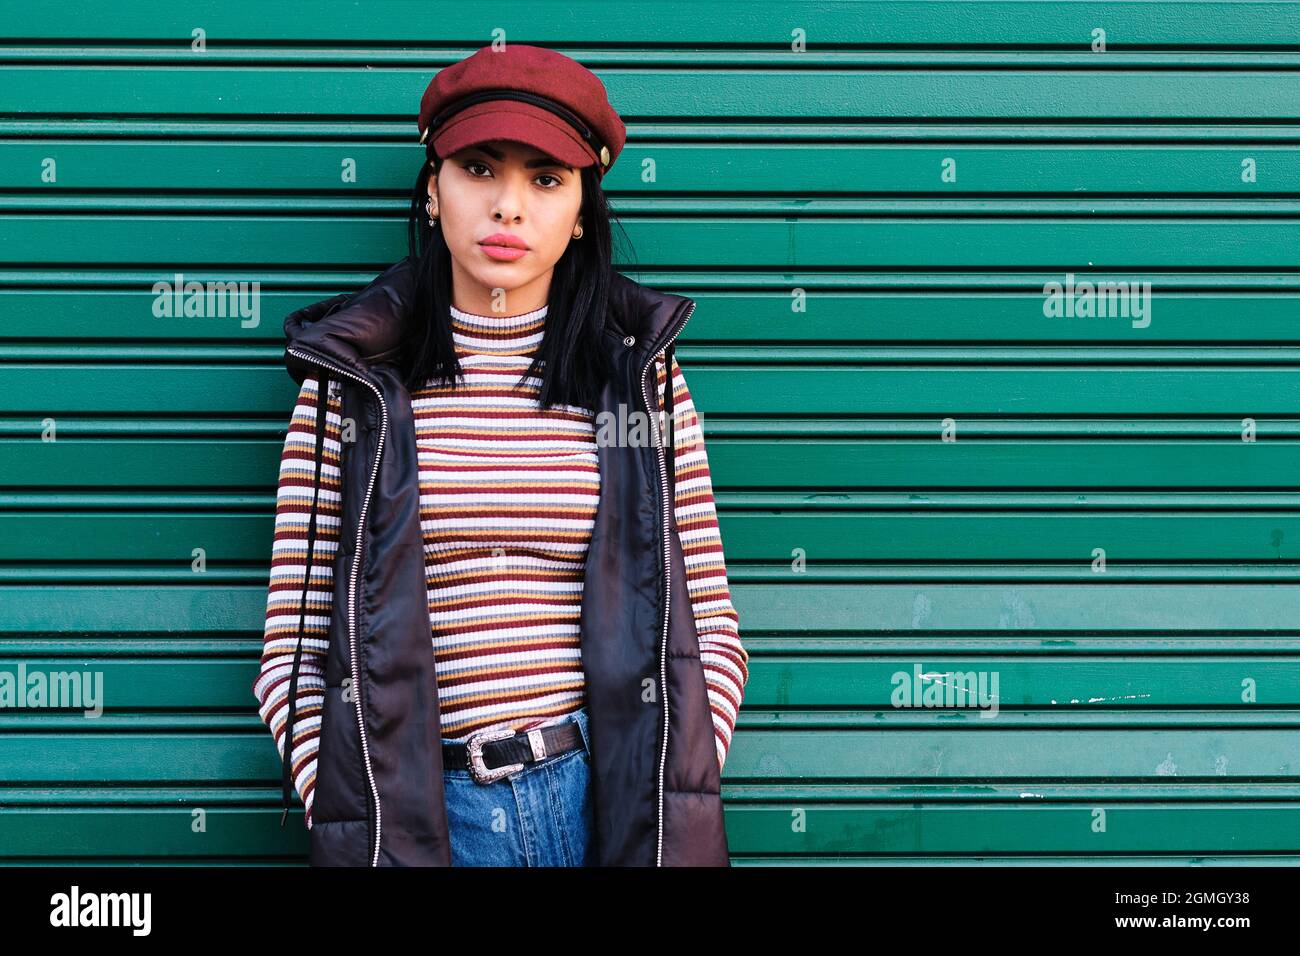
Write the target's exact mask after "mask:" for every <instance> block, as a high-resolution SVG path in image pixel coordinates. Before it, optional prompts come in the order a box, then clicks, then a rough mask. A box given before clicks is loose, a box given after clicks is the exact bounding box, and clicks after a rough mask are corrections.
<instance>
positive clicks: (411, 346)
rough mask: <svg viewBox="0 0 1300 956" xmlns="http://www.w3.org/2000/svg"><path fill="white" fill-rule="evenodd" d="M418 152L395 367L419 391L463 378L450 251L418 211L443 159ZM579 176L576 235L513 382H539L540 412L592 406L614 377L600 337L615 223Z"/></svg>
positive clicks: (593, 183) (592, 183)
mask: <svg viewBox="0 0 1300 956" xmlns="http://www.w3.org/2000/svg"><path fill="white" fill-rule="evenodd" d="M425 153H426V155H425V161H424V162H423V163H421V165H420V173H419V175H418V176H416V179H415V189H414V190H413V192H412V193H411V208H410V214H409V217H408V220H407V246H408V254H409V257H410V260H411V262H412V264H413V265H414V267H415V276H416V284H415V293H414V299H413V307H412V309H411V310H410V317H409V319H408V324H407V326H406V328H405V329H404V330H403V343H402V344H403V348H402V359H401V363H402V364H401V368H402V371H403V374H404V376H405V379H406V383H405V384H406V387H407V388H408V389H415V388H420V387H422V386H423V385H424V384H425V383H426V382H427V381H429V380H430V379H432V380H434V381H435V382H437V383H440V384H442V385H453V384H454V382H453V379H454V378H455V377H459V376H461V374H462V370H461V367H460V361H459V359H458V358H457V357H456V350H455V347H454V340H453V338H452V333H451V312H450V305H451V251H450V250H449V249H448V248H447V243H446V240H445V238H444V237H443V234H442V226H441V224H439V225H438V226H437V227H433V226H430V225H429V217H428V212H427V211H426V208H425V206H426V203H427V202H428V200H429V192H428V182H429V176H430V174H431V173H434V172H440V171H441V169H442V164H443V162H444V160H443V159H442V158H441V157H439V156H438V155H437V154H436V153H435V152H434V150H433V148H432V145H431V144H430V146H428V147H426V150H425ZM579 172H580V176H581V182H582V205H581V217H582V237H581V238H580V239H572V240H570V242H569V245H568V248H567V249H565V251H564V254H563V255H562V256H560V259H559V261H558V262H556V264H555V270H554V272H553V273H552V276H551V288H550V292H549V294H548V296H547V309H546V322H545V331H544V332H543V335H542V342H541V345H540V347H539V348H538V350H537V355H536V356H535V357H534V359H533V361H532V364H531V365H529V367H528V369H526V370H525V372H524V374H523V375H522V376H521V377H520V380H519V384H520V385H522V384H523V383H524V382H525V380H526V379H527V378H528V377H529V376H537V377H538V378H539V379H540V380H541V387H540V391H539V394H538V403H539V405H541V406H542V407H546V406H549V405H557V404H565V405H576V406H579V407H582V408H595V407H596V403H597V401H598V396H599V394H600V389H601V388H602V386H603V385H604V383H605V381H606V379H607V378H608V377H609V375H610V374H611V373H612V371H613V370H612V368H611V366H610V363H609V358H608V356H607V354H606V351H605V349H603V348H601V347H600V337H601V335H602V333H603V330H604V328H605V315H606V312H607V310H608V309H609V307H610V287H611V276H612V273H613V250H612V245H613V226H614V225H618V226H619V228H620V231H621V230H622V225H621V224H620V223H618V222H617V219H616V218H615V217H614V215H613V212H612V211H611V209H610V207H609V203H608V201H607V199H606V197H605V192H604V190H603V188H602V187H601V184H600V179H599V177H598V174H597V173H596V167H595V165H590V166H583V167H579ZM624 237H625V238H626V233H624ZM629 248H630V244H629Z"/></svg>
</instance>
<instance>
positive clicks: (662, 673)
mask: <svg viewBox="0 0 1300 956" xmlns="http://www.w3.org/2000/svg"><path fill="white" fill-rule="evenodd" d="M694 311H695V302H694V301H692V302H691V304H690V305H688V306H687V307H686V314H685V315H684V316H683V318H682V321H681V322H680V323H679V324H678V326H677V331H675V332H673V334H672V335H671V336H669V337H668V340H667V341H666V342H664V344H663V345H662V346H660V347H659V348H657V349H655V351H653V352H651V353H650V361H649V362H647V363H646V364H645V366H644V367H643V368H642V369H641V397H642V398H643V399H645V407H646V412H647V413H649V412H650V396H649V395H648V394H647V393H646V390H645V386H646V372H647V371H649V369H650V366H652V365H654V361H655V356H656V355H658V354H659V353H660V352H662V351H663V350H664V349H666V348H668V346H670V345H672V344H673V341H674V340H675V339H676V338H677V336H679V335H681V333H682V329H684V328H686V321H687V319H689V318H690V317H691V313H692V312H694ZM664 371H665V372H666V374H667V377H668V384H667V386H666V387H667V388H672V387H673V370H672V368H666V369H665V370H664ZM655 390H656V392H657V391H658V384H657V383H656V385H655ZM658 404H659V403H658V402H656V403H655V407H656V408H657V407H658ZM655 422H656V424H655V451H656V452H658V455H659V482H660V486H659V487H660V489H661V491H662V494H661V496H660V497H661V498H662V499H663V527H664V632H663V638H662V641H661V643H660V646H659V695H660V697H661V698H662V699H663V702H664V736H663V742H662V743H661V744H660V745H659V815H658V821H657V824H656V827H655V830H656V835H657V847H656V849H655V866H663V865H664V864H663V859H664V764H665V763H666V762H667V760H668V612H669V610H671V608H672V606H673V591H672V584H673V576H672V564H671V561H670V557H671V551H670V549H669V535H670V534H671V529H672V524H671V523H670V520H669V510H668V509H669V508H671V507H672V506H673V503H672V502H670V501H669V500H668V467H667V465H666V464H665V458H666V456H665V454H664V442H663V433H662V431H661V430H660V429H659V427H658V413H656V414H655ZM673 431H674V434H676V429H674V430H673ZM675 464H676V462H674V465H675Z"/></svg>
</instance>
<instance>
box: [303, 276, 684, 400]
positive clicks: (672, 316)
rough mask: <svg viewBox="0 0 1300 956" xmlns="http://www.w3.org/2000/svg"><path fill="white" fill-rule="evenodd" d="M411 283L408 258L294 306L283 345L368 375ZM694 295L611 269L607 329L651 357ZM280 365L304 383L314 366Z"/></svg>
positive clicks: (392, 333)
mask: <svg viewBox="0 0 1300 956" xmlns="http://www.w3.org/2000/svg"><path fill="white" fill-rule="evenodd" d="M414 290H415V269H414V267H413V265H412V263H411V260H410V258H409V257H407V258H405V259H402V260H401V261H399V262H397V263H396V264H394V265H393V266H391V267H390V268H388V269H387V270H386V271H384V272H383V273H381V274H380V275H379V276H377V277H376V278H375V279H374V280H372V281H371V282H370V284H369V285H367V286H366V287H365V288H363V289H361V290H360V291H359V292H356V293H342V294H340V295H336V296H332V297H331V298H328V299H322V300H320V301H319V302H314V303H312V304H311V305H308V306H305V307H303V308H301V309H298V310H297V311H295V312H291V313H290V314H289V315H288V316H286V317H285V320H284V334H285V339H286V345H292V346H293V347H294V348H295V349H296V350H299V351H303V352H307V353H309V354H313V355H315V356H318V357H321V358H324V359H326V360H329V361H333V362H335V363H338V364H340V365H342V366H344V367H345V368H348V369H351V370H352V371H354V372H356V373H357V374H358V375H361V376H362V377H364V378H366V379H370V366H371V365H372V364H374V363H377V362H382V361H385V360H386V359H390V358H393V357H395V356H396V355H397V353H398V351H399V349H400V347H401V340H402V332H403V324H404V320H405V318H406V315H407V313H408V311H409V303H410V301H411V298H412V296H413V294H414ZM694 304H695V303H694V301H693V300H691V299H689V298H687V297H685V296H680V295H674V294H673V293H670V292H660V291H659V290H657V289H652V288H650V287H649V286H645V285H642V284H641V283H639V282H636V281H634V280H632V279H629V278H628V277H627V276H625V275H623V274H622V273H619V272H615V273H614V274H613V281H612V282H611V286H610V309H609V315H608V317H607V319H606V323H605V330H604V335H605V337H606V339H607V344H609V345H610V346H613V345H614V344H615V343H614V342H613V340H612V339H611V336H612V337H613V338H615V339H617V340H619V341H618V344H620V345H623V346H624V347H626V340H627V337H628V336H632V337H633V338H634V339H635V342H634V343H633V348H634V349H635V352H634V354H635V356H636V357H637V359H638V363H639V364H640V365H645V364H647V363H648V362H649V361H650V357H651V356H652V355H655V354H657V353H658V352H659V351H660V350H661V349H663V348H664V347H665V346H666V345H667V344H668V343H669V342H672V341H673V340H674V339H675V338H676V337H677V336H678V335H679V334H680V333H681V330H682V327H683V326H685V324H686V321H687V319H689V318H690V314H691V312H692V311H694V309H693V306H694ZM285 366H286V368H288V370H289V373H290V375H292V377H293V378H294V380H295V381H297V382H298V383H299V384H301V383H302V382H303V381H305V380H306V379H307V378H309V377H311V376H312V375H313V374H315V373H314V371H313V370H312V369H311V368H310V366H309V365H308V364H307V363H304V362H303V361H302V360H301V359H299V358H298V357H297V356H294V355H290V354H289V353H288V352H287V351H286V353H285Z"/></svg>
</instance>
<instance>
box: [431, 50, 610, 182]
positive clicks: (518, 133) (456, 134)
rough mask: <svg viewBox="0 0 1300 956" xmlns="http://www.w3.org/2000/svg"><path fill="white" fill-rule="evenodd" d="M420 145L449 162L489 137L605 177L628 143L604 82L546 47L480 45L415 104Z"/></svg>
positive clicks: (436, 80)
mask: <svg viewBox="0 0 1300 956" xmlns="http://www.w3.org/2000/svg"><path fill="white" fill-rule="evenodd" d="M418 126H419V130H420V142H422V143H423V142H424V141H425V139H426V138H427V137H428V136H429V134H430V133H431V132H432V135H433V141H432V144H431V145H432V146H433V148H434V149H435V150H436V151H437V154H438V155H439V156H440V157H442V158H444V159H445V158H446V157H448V156H450V155H451V154H452V153H455V152H456V151H458V150H461V149H464V148H466V147H467V146H475V145H477V144H479V143H486V142H489V141H491V140H494V139H508V140H515V141H517V142H520V143H527V144H528V145H530V146H533V147H535V148H536V149H539V150H541V151H542V152H544V153H546V154H548V155H550V156H554V157H555V158H556V159H558V160H560V161H561V162H563V163H566V164H567V165H569V166H575V167H582V166H591V165H592V164H595V165H596V171H597V172H598V173H599V175H600V176H601V177H602V178H604V175H605V172H606V171H607V170H608V169H609V168H610V167H611V166H612V165H614V160H615V159H617V158H618V154H619V153H620V152H622V150H623V144H624V143H625V142H626V141H627V128H626V127H625V126H624V125H623V120H622V118H621V117H620V116H619V115H618V113H617V112H615V110H614V107H612V106H610V105H609V98H608V97H607V96H606V94H605V84H604V83H602V82H600V78H599V77H597V76H596V74H595V73H592V72H591V71H590V70H589V69H587V68H586V67H585V66H583V65H582V64H581V63H579V62H578V61H577V60H574V59H572V58H571V57H567V56H565V55H564V54H563V53H557V52H556V51H555V50H548V49H546V48H545V47H539V46H527V45H525V44H522V43H508V44H506V45H505V46H504V47H501V48H500V49H494V48H493V47H491V46H485V47H483V48H481V49H479V50H476V51H475V52H474V53H473V54H472V55H470V56H467V57H466V58H465V59H463V60H460V61H459V62H457V63H453V64H451V65H450V66H447V67H444V68H443V69H441V70H439V71H438V73H437V74H436V75H435V76H434V78H433V79H432V80H431V81H430V82H429V86H428V88H427V89H426V90H425V91H424V96H423V97H422V98H421V100H420V115H419V119H418Z"/></svg>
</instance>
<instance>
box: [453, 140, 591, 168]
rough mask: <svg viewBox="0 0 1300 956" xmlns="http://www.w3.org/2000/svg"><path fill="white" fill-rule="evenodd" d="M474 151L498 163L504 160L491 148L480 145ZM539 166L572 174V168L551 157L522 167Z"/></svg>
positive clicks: (531, 161)
mask: <svg viewBox="0 0 1300 956" xmlns="http://www.w3.org/2000/svg"><path fill="white" fill-rule="evenodd" d="M475 149H481V150H482V151H483V152H485V153H487V154H488V155H489V156H491V157H492V158H493V159H495V160H497V161H498V162H500V161H501V160H503V159H505V158H506V157H505V154H503V153H501V152H499V151H498V150H495V149H493V148H492V147H491V146H484V145H482V144H480V145H478V146H476V147H475ZM539 166H558V167H559V168H560V169H567V170H568V171H569V172H573V167H572V166H569V165H566V164H565V163H562V162H560V161H559V160H558V159H555V158H553V157H551V156H543V157H541V158H540V159H530V160H528V161H527V162H526V163H524V167H525V168H526V169H537V168H538V167H539Z"/></svg>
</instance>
